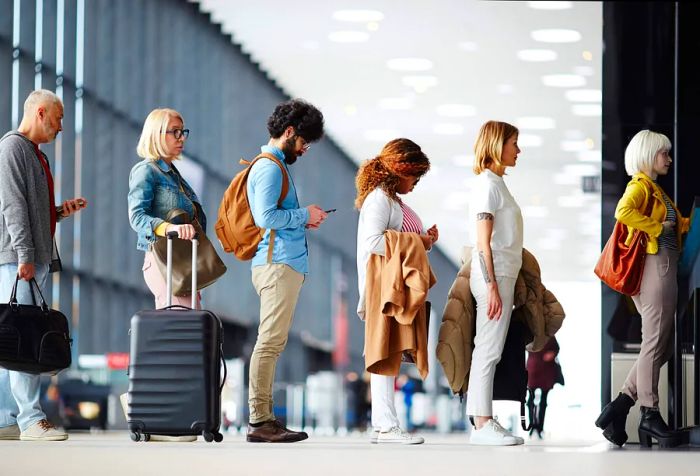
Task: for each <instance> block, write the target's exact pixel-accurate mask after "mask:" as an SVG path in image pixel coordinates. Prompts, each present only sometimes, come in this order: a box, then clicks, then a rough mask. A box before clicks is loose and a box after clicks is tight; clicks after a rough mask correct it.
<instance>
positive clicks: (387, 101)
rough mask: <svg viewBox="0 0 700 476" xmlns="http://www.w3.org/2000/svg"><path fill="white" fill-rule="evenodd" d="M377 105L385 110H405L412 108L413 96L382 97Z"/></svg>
mask: <svg viewBox="0 0 700 476" xmlns="http://www.w3.org/2000/svg"><path fill="white" fill-rule="evenodd" d="M378 107H379V109H383V110H385V111H407V110H409V109H413V98H410V97H404V98H382V99H380V100H379V104H378Z"/></svg>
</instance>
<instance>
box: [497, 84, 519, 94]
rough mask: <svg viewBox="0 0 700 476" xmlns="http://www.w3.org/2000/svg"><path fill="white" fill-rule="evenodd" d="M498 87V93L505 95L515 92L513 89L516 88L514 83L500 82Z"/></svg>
mask: <svg viewBox="0 0 700 476" xmlns="http://www.w3.org/2000/svg"><path fill="white" fill-rule="evenodd" d="M496 89H497V90H498V94H503V95H507V94H513V91H514V90H515V88H513V85H512V84H499V85H498V87H497V88H496Z"/></svg>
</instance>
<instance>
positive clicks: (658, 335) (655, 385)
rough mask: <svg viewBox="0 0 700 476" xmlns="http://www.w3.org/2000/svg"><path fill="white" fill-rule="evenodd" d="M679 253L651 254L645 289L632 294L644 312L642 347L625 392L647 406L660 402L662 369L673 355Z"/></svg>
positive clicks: (636, 303) (663, 250) (648, 259)
mask: <svg viewBox="0 0 700 476" xmlns="http://www.w3.org/2000/svg"><path fill="white" fill-rule="evenodd" d="M678 256H679V253H678V251H675V250H669V249H667V248H659V252H658V254H655V255H647V257H646V259H645V262H644V274H643V275H642V287H641V291H640V293H639V294H638V295H636V296H633V297H632V300H633V301H634V305H635V306H636V307H637V310H638V311H639V313H640V314H641V316H642V348H641V349H640V351H639V357H638V358H637V361H636V362H635V363H634V366H633V367H632V369H630V372H629V374H628V375H627V380H626V381H625V383H624V385H623V386H622V392H623V393H626V394H627V395H629V396H630V397H632V399H634V400H639V404H640V405H642V406H644V407H650V408H657V407H658V406H659V370H660V369H661V367H662V366H663V364H664V363H666V362H668V360H669V359H670V358H671V356H672V355H673V338H672V337H673V322H674V316H675V314H676V302H677V300H678V282H677V277H676V274H677V271H678Z"/></svg>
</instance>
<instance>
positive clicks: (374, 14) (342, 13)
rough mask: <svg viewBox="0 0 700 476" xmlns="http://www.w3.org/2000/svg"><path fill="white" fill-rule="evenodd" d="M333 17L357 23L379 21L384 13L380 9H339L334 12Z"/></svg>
mask: <svg viewBox="0 0 700 476" xmlns="http://www.w3.org/2000/svg"><path fill="white" fill-rule="evenodd" d="M333 19H334V20H338V21H347V22H355V23H367V22H379V21H382V20H383V19H384V14H383V13H382V12H380V11H378V10H338V11H336V12H333Z"/></svg>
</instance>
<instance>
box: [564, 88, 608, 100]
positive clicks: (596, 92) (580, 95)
mask: <svg viewBox="0 0 700 476" xmlns="http://www.w3.org/2000/svg"><path fill="white" fill-rule="evenodd" d="M564 95H565V96H566V99H568V100H569V101H573V102H601V101H602V100H603V92H602V91H601V90H600V89H572V90H570V91H566V92H565V93H564Z"/></svg>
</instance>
